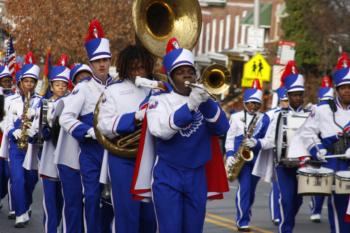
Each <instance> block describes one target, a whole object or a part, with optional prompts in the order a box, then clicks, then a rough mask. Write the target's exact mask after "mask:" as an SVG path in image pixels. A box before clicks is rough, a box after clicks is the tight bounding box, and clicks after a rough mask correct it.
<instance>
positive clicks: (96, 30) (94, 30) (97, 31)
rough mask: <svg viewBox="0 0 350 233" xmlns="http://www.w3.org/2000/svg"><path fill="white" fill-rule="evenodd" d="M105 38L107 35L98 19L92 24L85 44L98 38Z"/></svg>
mask: <svg viewBox="0 0 350 233" xmlns="http://www.w3.org/2000/svg"><path fill="white" fill-rule="evenodd" d="M104 36H105V33H104V32H103V28H102V26H101V23H100V21H98V19H93V20H92V21H91V22H90V25H89V30H88V33H87V35H86V37H85V43H87V42H89V41H90V40H93V39H96V38H103V37H104Z"/></svg>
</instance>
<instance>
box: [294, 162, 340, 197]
mask: <svg viewBox="0 0 350 233" xmlns="http://www.w3.org/2000/svg"><path fill="white" fill-rule="evenodd" d="M333 174H334V171H333V170H332V169H328V168H324V167H321V168H313V167H303V168H300V169H299V170H298V194H301V195H331V194H332V185H333Z"/></svg>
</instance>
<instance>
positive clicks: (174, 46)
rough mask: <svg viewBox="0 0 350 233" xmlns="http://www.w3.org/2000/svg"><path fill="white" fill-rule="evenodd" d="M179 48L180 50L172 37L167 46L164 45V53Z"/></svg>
mask: <svg viewBox="0 0 350 233" xmlns="http://www.w3.org/2000/svg"><path fill="white" fill-rule="evenodd" d="M179 48H180V45H179V42H178V41H177V39H176V38H175V37H173V38H171V39H170V40H169V41H168V44H167V45H166V53H169V52H171V51H173V50H174V49H179Z"/></svg>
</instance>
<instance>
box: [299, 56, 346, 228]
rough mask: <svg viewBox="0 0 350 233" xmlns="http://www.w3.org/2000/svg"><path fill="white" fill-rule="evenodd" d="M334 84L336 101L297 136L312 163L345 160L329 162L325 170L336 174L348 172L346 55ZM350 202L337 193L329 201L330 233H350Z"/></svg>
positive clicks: (318, 110)
mask: <svg viewBox="0 0 350 233" xmlns="http://www.w3.org/2000/svg"><path fill="white" fill-rule="evenodd" d="M333 81H334V84H335V92H336V97H335V99H334V100H329V101H322V102H320V104H319V105H318V106H317V107H315V108H314V109H313V111H312V113H311V115H310V117H309V118H308V119H307V120H306V122H305V124H304V125H303V126H302V128H301V129H300V130H299V132H298V133H299V135H300V137H301V139H302V141H303V143H304V144H305V145H306V147H307V148H308V149H309V153H310V154H311V156H312V158H313V159H316V160H320V161H324V162H325V161H326V160H325V159H327V156H330V155H334V154H338V155H339V154H340V155H343V157H342V158H332V159H331V158H329V159H327V162H326V163H324V165H323V166H325V167H327V168H331V169H332V170H334V171H349V166H350V64H349V59H348V58H347V56H346V55H345V54H343V55H342V57H341V58H340V59H339V60H338V64H337V67H336V71H335V72H334V74H333ZM348 200H349V195H348V194H346V195H345V194H337V193H335V192H334V191H333V192H332V195H331V196H330V197H329V198H328V217H329V223H330V227H331V232H340V233H345V232H350V223H349V222H345V221H344V220H345V213H346V206H347V202H348Z"/></svg>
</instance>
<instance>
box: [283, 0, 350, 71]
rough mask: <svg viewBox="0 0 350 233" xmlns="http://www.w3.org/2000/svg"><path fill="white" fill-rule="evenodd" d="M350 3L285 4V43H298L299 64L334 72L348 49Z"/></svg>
mask: <svg viewBox="0 0 350 233" xmlns="http://www.w3.org/2000/svg"><path fill="white" fill-rule="evenodd" d="M347 1H348V0H286V1H285V3H286V13H287V16H286V17H285V18H283V20H282V29H283V31H284V36H283V39H284V40H290V41H294V42H296V61H297V64H299V65H300V66H302V67H303V68H305V69H307V68H308V67H313V68H314V67H317V68H318V70H320V72H326V71H330V70H332V68H333V67H334V64H335V63H336V60H337V57H338V56H339V54H340V51H339V48H342V49H343V50H344V51H346V50H347V49H348V44H349V42H350V40H349V24H348V23H346V20H344V19H346V18H349V17H350V12H349V10H348V8H346V7H345V6H346V4H348V3H347Z"/></svg>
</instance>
